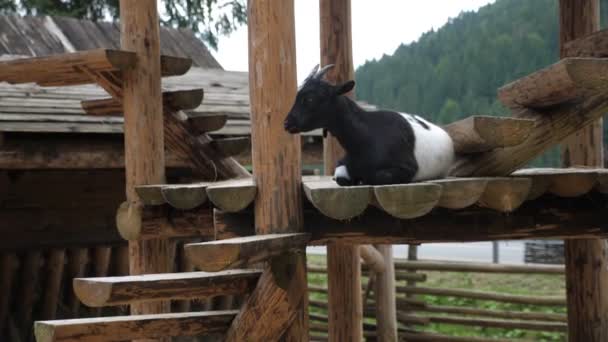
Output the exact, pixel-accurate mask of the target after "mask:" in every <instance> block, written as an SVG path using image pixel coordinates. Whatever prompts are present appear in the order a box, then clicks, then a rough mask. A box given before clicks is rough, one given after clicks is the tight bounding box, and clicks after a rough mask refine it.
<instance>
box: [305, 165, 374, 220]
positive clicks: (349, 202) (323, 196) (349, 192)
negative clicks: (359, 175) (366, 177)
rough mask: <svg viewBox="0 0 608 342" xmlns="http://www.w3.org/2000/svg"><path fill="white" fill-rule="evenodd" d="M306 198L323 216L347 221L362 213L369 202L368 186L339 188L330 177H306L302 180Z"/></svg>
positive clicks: (369, 191) (370, 193) (369, 190)
mask: <svg viewBox="0 0 608 342" xmlns="http://www.w3.org/2000/svg"><path fill="white" fill-rule="evenodd" d="M302 185H303V188H304V194H305V195H306V198H307V199H308V200H309V201H310V202H311V203H312V205H313V206H314V207H315V208H317V209H318V210H319V211H320V212H321V213H323V214H324V215H326V216H328V217H331V218H333V219H336V220H347V219H351V218H353V217H356V216H358V215H360V214H361V213H363V211H364V210H365V209H366V208H367V206H368V204H369V202H370V200H371V195H372V192H371V189H372V188H371V187H369V186H347V187H344V186H340V185H338V184H337V183H336V182H335V181H333V180H332V179H331V177H330V176H323V177H320V176H308V177H304V178H303V180H302Z"/></svg>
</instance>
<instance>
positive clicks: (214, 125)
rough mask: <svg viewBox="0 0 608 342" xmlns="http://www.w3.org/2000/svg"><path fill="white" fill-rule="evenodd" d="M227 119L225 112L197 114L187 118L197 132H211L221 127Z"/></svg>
mask: <svg viewBox="0 0 608 342" xmlns="http://www.w3.org/2000/svg"><path fill="white" fill-rule="evenodd" d="M227 121H228V115H226V114H212V115H197V116H191V117H189V118H188V123H189V124H190V125H191V126H193V127H194V129H196V130H197V131H198V132H199V133H207V132H213V131H217V130H220V129H222V127H224V126H225V125H226V122H227Z"/></svg>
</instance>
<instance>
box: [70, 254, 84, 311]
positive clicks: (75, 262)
mask: <svg viewBox="0 0 608 342" xmlns="http://www.w3.org/2000/svg"><path fill="white" fill-rule="evenodd" d="M88 264H89V250H88V249H86V248H73V249H71V250H70V251H69V254H68V265H67V272H68V279H72V278H78V277H83V276H84V274H85V272H86V269H87V265H88ZM67 303H68V308H69V309H70V313H71V315H72V316H71V317H79V316H80V301H79V300H78V298H77V297H76V295H75V294H74V293H73V292H72V291H70V292H69V295H68V298H67Z"/></svg>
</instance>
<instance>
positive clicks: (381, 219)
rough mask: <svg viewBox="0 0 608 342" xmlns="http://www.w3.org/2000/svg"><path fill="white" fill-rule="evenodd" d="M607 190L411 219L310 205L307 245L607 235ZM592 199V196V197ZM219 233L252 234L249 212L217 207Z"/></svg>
mask: <svg viewBox="0 0 608 342" xmlns="http://www.w3.org/2000/svg"><path fill="white" fill-rule="evenodd" d="M602 196H603V195H599V194H596V195H593V193H590V194H589V195H588V197H589V198H585V199H583V198H575V199H568V200H567V201H566V200H564V199H555V198H542V199H538V200H535V201H528V202H525V203H524V204H523V205H522V206H521V207H520V208H518V210H516V211H514V212H512V213H510V214H509V215H504V214H503V213H501V212H497V211H495V210H491V209H484V208H476V207H471V208H467V209H463V210H459V211H436V212H431V213H430V214H428V215H425V216H423V217H420V218H417V219H412V220H399V219H396V218H394V217H392V216H390V215H387V214H386V213H383V212H381V211H379V210H377V209H375V208H369V209H368V210H367V211H366V212H365V213H364V214H363V215H361V216H359V217H358V218H357V219H356V220H351V221H348V222H343V221H338V220H333V219H330V218H328V217H326V216H325V215H322V214H321V213H319V212H318V211H317V210H307V211H306V212H305V213H306V221H305V231H306V232H309V233H310V234H311V240H310V241H309V243H308V245H324V244H328V243H332V242H342V243H347V244H370V243H371V244H416V243H431V242H465V241H470V242H473V241H492V240H520V239H538V238H553V239H555V238H557V239H573V238H583V237H606V236H607V234H606V231H608V230H607V228H606V227H607V225H608V221H607V220H606V218H605V217H604V216H605V215H602V214H601V213H603V210H604V207H603V206H604V205H605V204H606V199H605V198H603V197H602ZM590 199H592V200H590ZM214 222H215V228H216V236H217V238H220V239H221V238H229V237H238V236H248V235H251V234H252V233H253V232H254V223H253V214H252V213H251V212H245V211H244V212H241V213H231V214H226V213H222V212H221V211H216V212H215V213H214Z"/></svg>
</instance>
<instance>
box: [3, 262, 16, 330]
mask: <svg viewBox="0 0 608 342" xmlns="http://www.w3.org/2000/svg"><path fill="white" fill-rule="evenodd" d="M18 266H19V259H17V256H16V255H15V254H12V253H3V254H2V256H0V332H2V331H4V327H6V326H7V323H8V322H7V321H8V314H9V308H10V303H11V302H10V299H11V298H12V296H11V294H12V291H13V280H14V279H15V273H16V271H17V267H18Z"/></svg>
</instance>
